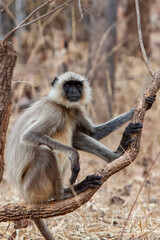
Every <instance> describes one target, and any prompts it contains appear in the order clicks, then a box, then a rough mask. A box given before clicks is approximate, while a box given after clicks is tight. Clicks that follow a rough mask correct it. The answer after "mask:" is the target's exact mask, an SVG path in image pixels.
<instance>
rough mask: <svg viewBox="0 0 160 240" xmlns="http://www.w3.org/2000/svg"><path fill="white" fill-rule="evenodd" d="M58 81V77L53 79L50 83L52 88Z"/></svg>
mask: <svg viewBox="0 0 160 240" xmlns="http://www.w3.org/2000/svg"><path fill="white" fill-rule="evenodd" d="M57 81H58V77H55V78H54V79H53V81H52V82H51V85H52V87H53V86H54V85H55V83H56V82H57Z"/></svg>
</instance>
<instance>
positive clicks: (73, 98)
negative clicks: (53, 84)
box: [69, 97, 80, 102]
mask: <svg viewBox="0 0 160 240" xmlns="http://www.w3.org/2000/svg"><path fill="white" fill-rule="evenodd" d="M79 99H80V98H79V97H70V98H69V101H70V102H78V101H79Z"/></svg>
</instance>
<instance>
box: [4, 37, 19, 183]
mask: <svg viewBox="0 0 160 240" xmlns="http://www.w3.org/2000/svg"><path fill="white" fill-rule="evenodd" d="M16 59H17V54H16V51H15V50H14V48H13V47H12V45H11V43H9V42H2V41H0V182H1V180H2V176H3V170H4V149H5V141H6V132H7V127H8V121H9V115H10V109H11V80H12V75H13V70H14V67H15V64H16Z"/></svg>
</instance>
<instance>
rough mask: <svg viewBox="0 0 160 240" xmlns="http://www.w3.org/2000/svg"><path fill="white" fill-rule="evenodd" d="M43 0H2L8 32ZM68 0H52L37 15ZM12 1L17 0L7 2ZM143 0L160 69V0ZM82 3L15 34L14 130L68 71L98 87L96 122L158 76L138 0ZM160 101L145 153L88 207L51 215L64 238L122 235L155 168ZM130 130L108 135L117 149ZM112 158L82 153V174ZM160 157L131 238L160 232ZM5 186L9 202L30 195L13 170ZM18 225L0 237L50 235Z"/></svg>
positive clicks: (149, 121)
mask: <svg viewBox="0 0 160 240" xmlns="http://www.w3.org/2000/svg"><path fill="white" fill-rule="evenodd" d="M43 2H45V1H43V0H35V1H31V0H23V1H22V0H21V1H19V0H11V1H5V0H0V6H1V8H0V39H3V37H4V36H5V34H6V33H8V32H9V31H10V30H11V29H13V28H14V27H15V26H16V25H17V24H18V23H19V22H21V21H22V20H23V19H24V18H25V17H26V16H27V15H28V14H29V13H30V12H31V11H33V10H34V9H35V8H36V7H38V6H39V5H40V4H42V3H43ZM64 2H65V1H64V0H59V1H54V2H52V3H51V4H50V5H49V6H47V7H46V8H45V9H43V10H42V11H41V12H40V13H37V16H36V17H38V16H39V15H38V14H44V13H45V12H48V11H49V10H51V9H53V8H55V7H56V6H57V5H59V4H61V3H64ZM6 3H9V5H8V6H7V7H5V8H3V7H4V6H5V5H6ZM139 3H140V12H141V24H142V32H143V40H144V46H145V49H146V52H147V55H148V57H149V59H150V62H151V65H152V67H153V69H154V70H155V71H157V70H159V68H160V64H159V62H160V0H147V1H144V0H139ZM81 5H82V6H81V7H82V9H81V10H82V13H81V11H80V9H79V7H78V2H77V1H74V2H73V3H72V4H70V5H67V6H66V7H65V8H64V9H63V10H60V11H57V12H56V13H55V14H53V15H50V16H49V17H47V18H45V19H42V20H41V21H39V22H37V23H34V24H32V25H30V26H28V27H26V28H23V29H20V30H19V31H17V32H16V33H15V35H14V36H13V37H12V38H11V41H12V43H13V46H14V47H15V49H16V50H17V52H18V61H17V64H16V67H15V70H14V76H13V81H12V89H13V104H12V115H11V118H10V125H9V130H10V129H11V128H12V125H13V123H14V122H15V121H16V119H17V118H18V116H20V114H21V113H22V112H23V111H24V109H25V108H26V107H28V105H30V104H31V103H32V102H34V101H35V100H36V99H38V98H40V97H42V96H45V95H46V94H47V93H48V91H49V89H50V83H51V81H52V79H53V78H54V77H55V76H57V75H59V74H61V73H63V72H66V71H74V72H77V73H79V74H82V75H85V76H87V77H88V79H89V81H90V83H91V86H92V89H93V101H92V103H91V104H90V105H89V106H88V114H89V116H90V117H91V118H92V119H93V121H94V122H95V123H102V122H104V121H107V120H109V119H110V118H112V117H114V116H117V115H118V114H120V113H123V112H124V111H127V110H128V109H129V108H132V107H134V106H135V105H136V101H137V99H138V97H139V96H140V95H141V94H142V93H143V91H144V90H145V88H146V86H147V85H148V84H149V82H150V81H151V78H150V75H149V74H148V71H147V69H146V67H145V64H144V61H143V60H142V57H141V51H140V47H139V42H138V34H137V26H136V15H135V6H134V0H128V1H127V0H105V1H104V0H98V1H97V0H82V1H81ZM159 101H160V97H159V96H157V99H156V102H155V103H154V106H153V107H152V109H151V110H149V111H148V112H147V115H146V119H145V122H144V127H143V133H142V142H141V150H140V153H139V155H138V158H137V160H136V161H135V162H134V163H133V164H131V166H129V167H128V168H126V169H124V170H123V171H121V172H119V173H117V174H116V175H114V176H112V178H111V179H109V180H108V181H107V182H106V183H105V184H104V186H102V188H101V189H100V190H99V191H98V192H97V193H96V194H95V196H94V197H93V198H92V199H91V200H90V201H89V202H88V203H87V204H85V205H84V206H82V207H81V208H80V209H78V210H76V211H75V212H73V213H71V214H68V215H66V216H62V217H57V218H53V219H47V223H48V225H49V227H50V229H51V231H52V233H53V234H54V236H56V237H57V239H69V240H72V239H76V240H77V239H88V240H92V239H93V240H99V239H101V240H105V239H118V238H119V237H120V234H121V231H122V229H123V226H124V221H125V219H126V218H127V216H128V213H129V211H130V209H131V206H132V205H133V202H134V199H135V198H136V196H137V193H138V190H139V188H140V186H141V184H142V182H143V179H144V177H145V176H146V173H147V170H148V168H149V166H150V165H151V162H152V160H153V159H154V158H155V156H156V154H157V153H158V152H159V145H160V126H159V115H160V105H159V104H158V103H159ZM123 130H124V127H122V128H121V129H120V130H118V131H116V132H115V133H113V134H111V135H110V136H109V137H108V138H106V139H104V140H103V141H102V142H103V143H104V144H105V145H106V146H107V147H110V148H112V149H116V147H117V146H118V144H119V141H120V139H121V135H122V133H123ZM105 164H106V163H105V162H104V161H103V160H101V159H98V158H97V157H95V156H92V155H91V154H85V153H81V172H80V176H79V179H78V180H79V181H80V180H82V179H83V178H84V177H85V176H86V175H88V174H92V173H95V172H96V171H97V170H98V169H99V168H102V167H104V166H105ZM159 164H160V160H158V161H157V163H156V165H155V166H154V168H153V169H152V172H151V174H150V175H149V178H148V179H147V181H146V183H145V187H144V188H143V190H142V193H141V195H140V196H139V198H138V201H137V203H136V205H135V207H134V210H133V211H132V214H131V217H130V219H129V221H128V224H127V226H126V229H125V233H124V239H153V240H156V239H160V237H159V236H160V228H159V226H160V219H159V215H160V191H159V188H160V177H159V176H160V168H159ZM69 174H70V173H68V175H69ZM67 177H68V176H67ZM0 189H1V194H0V202H1V203H2V204H6V203H9V202H12V203H13V202H21V201H23V200H22V198H21V196H20V195H19V193H18V192H17V190H16V188H15V187H14V186H13V185H12V184H11V183H10V182H9V180H8V176H7V175H6V173H5V174H4V179H3V181H2V183H1V185H0ZM18 228H19V227H18V226H17V225H16V224H14V223H10V224H9V223H1V224H0V239H9V240H11V239H42V237H41V236H40V234H39V232H38V230H37V229H36V228H35V227H34V226H33V223H31V222H30V224H29V226H28V228H20V229H18ZM16 229H17V230H16ZM144 234H145V236H144V237H141V238H138V237H139V236H142V235H144ZM11 235H12V236H11Z"/></svg>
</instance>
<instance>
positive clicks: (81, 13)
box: [78, 0, 83, 20]
mask: <svg viewBox="0 0 160 240" xmlns="http://www.w3.org/2000/svg"><path fill="white" fill-rule="evenodd" d="M78 7H79V13H80V16H81V18H80V20H82V19H83V11H82V5H81V0H78Z"/></svg>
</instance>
